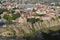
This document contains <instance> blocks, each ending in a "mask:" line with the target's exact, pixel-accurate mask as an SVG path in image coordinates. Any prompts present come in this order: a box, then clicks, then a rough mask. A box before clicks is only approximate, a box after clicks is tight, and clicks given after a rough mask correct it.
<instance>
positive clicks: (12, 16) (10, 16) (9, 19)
mask: <svg viewBox="0 0 60 40" xmlns="http://www.w3.org/2000/svg"><path fill="white" fill-rule="evenodd" d="M18 17H20V14H19V13H16V14H13V13H9V14H5V15H4V17H3V18H4V19H6V20H7V23H8V24H11V23H12V22H13V21H12V20H15V19H17V18H18Z"/></svg>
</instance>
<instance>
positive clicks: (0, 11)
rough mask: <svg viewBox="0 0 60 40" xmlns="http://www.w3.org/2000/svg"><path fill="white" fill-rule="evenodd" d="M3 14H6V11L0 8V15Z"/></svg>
mask: <svg viewBox="0 0 60 40" xmlns="http://www.w3.org/2000/svg"><path fill="white" fill-rule="evenodd" d="M3 12H8V10H7V9H2V8H0V14H2V13H3Z"/></svg>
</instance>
